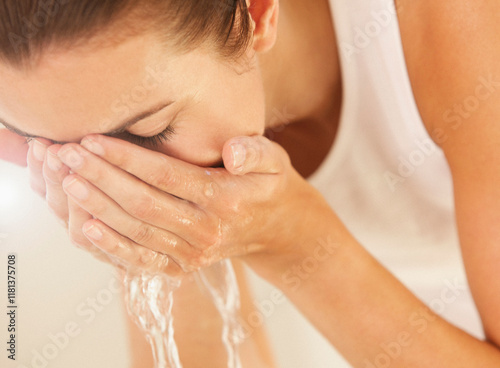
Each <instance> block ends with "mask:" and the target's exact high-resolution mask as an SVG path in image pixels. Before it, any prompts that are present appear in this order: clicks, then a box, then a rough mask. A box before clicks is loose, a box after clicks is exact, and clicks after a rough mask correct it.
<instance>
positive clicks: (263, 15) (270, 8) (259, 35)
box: [246, 0, 280, 52]
mask: <svg viewBox="0 0 500 368" xmlns="http://www.w3.org/2000/svg"><path fill="white" fill-rule="evenodd" d="M246 2H247V6H248V10H249V12H250V16H251V18H252V20H253V23H254V30H253V49H254V50H255V51H256V52H266V51H269V50H270V49H271V48H272V47H273V46H274V44H275V43H276V38H277V34H278V18H279V8H280V7H279V0H246Z"/></svg>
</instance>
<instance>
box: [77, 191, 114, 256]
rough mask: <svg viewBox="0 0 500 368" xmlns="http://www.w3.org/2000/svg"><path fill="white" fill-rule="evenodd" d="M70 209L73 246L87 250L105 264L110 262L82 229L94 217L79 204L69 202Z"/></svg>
mask: <svg viewBox="0 0 500 368" xmlns="http://www.w3.org/2000/svg"><path fill="white" fill-rule="evenodd" d="M68 209H69V224H68V230H69V238H70V240H71V242H72V243H73V245H75V246H76V247H77V248H80V249H82V250H85V251H86V252H88V253H90V254H91V255H92V256H94V257H95V258H97V259H98V260H100V261H103V262H107V263H109V262H110V259H109V258H108V256H107V255H106V254H105V253H103V252H102V251H101V250H100V249H99V248H96V247H95V246H94V245H93V244H92V243H91V242H90V241H89V240H88V239H87V237H86V236H85V235H84V234H83V231H82V228H83V225H84V224H85V223H86V222H87V221H89V220H91V219H92V215H90V214H89V213H88V212H87V211H85V210H83V209H82V208H81V207H80V206H79V205H78V204H77V203H75V202H74V201H72V200H71V199H69V200H68Z"/></svg>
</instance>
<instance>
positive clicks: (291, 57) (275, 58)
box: [259, 0, 341, 128]
mask: <svg viewBox="0 0 500 368" xmlns="http://www.w3.org/2000/svg"><path fill="white" fill-rule="evenodd" d="M278 27H279V29H278V39H277V41H276V45H275V46H274V47H273V49H272V50H271V51H269V52H268V53H266V54H262V55H259V63H260V68H261V71H262V75H263V79H264V89H265V92H266V122H267V125H268V128H272V127H274V126H277V125H282V124H286V123H290V122H294V121H303V120H309V119H321V118H322V117H324V116H325V115H326V114H327V113H328V112H329V111H331V105H332V103H335V101H332V98H334V99H335V98H339V97H340V93H339V91H340V87H341V78H340V65H339V61H338V50H337V44H336V38H335V32H334V29H333V24H332V19H331V12H330V7H329V4H328V0H321V1H318V2H316V1H303V0H288V1H282V5H281V8H280V23H279V26H278Z"/></svg>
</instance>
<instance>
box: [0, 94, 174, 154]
mask: <svg viewBox="0 0 500 368" xmlns="http://www.w3.org/2000/svg"><path fill="white" fill-rule="evenodd" d="M173 103H174V101H167V102H163V103H160V104H159V105H157V106H154V107H152V108H150V109H148V110H146V111H143V112H141V113H139V114H137V115H136V116H134V117H132V118H130V119H128V120H127V121H125V122H123V123H122V124H120V125H119V126H118V128H115V129H113V130H112V131H110V132H107V133H96V134H102V135H107V136H110V137H112V136H115V135H118V134H120V133H123V132H125V131H126V130H127V129H128V128H130V127H131V126H132V125H134V124H137V123H138V122H139V121H141V120H144V119H146V118H148V117H150V116H153V115H155V114H156V113H158V112H160V111H161V110H163V109H165V108H166V107H168V106H170V105H172V104H173ZM0 124H2V125H3V126H5V127H6V128H7V129H8V130H10V131H11V132H13V133H16V134H17V135H20V136H22V137H25V138H32V139H36V138H44V137H39V136H36V135H32V134H29V133H26V132H23V131H22V130H19V129H17V128H15V127H13V126H12V125H9V124H7V123H6V122H5V121H3V120H2V119H0ZM45 139H48V140H49V141H52V142H53V143H54V144H66V143H68V142H59V141H54V140H52V139H49V138H45Z"/></svg>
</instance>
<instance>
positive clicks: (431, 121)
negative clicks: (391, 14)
mask: <svg viewBox="0 0 500 368" xmlns="http://www.w3.org/2000/svg"><path fill="white" fill-rule="evenodd" d="M399 2H400V6H399V8H398V9H399V21H400V28H401V36H402V40H403V48H404V52H405V57H406V61H407V66H408V72H409V75H410V79H411V83H412V88H413V91H414V95H415V98H416V101H417V105H418V107H419V110H420V113H421V116H422V118H423V120H424V123H425V125H426V127H427V128H428V130H430V131H431V132H432V131H438V132H439V131H442V130H444V131H448V132H449V133H450V134H451V133H453V131H458V127H459V126H461V125H463V124H465V123H466V121H467V120H469V119H471V118H472V117H473V116H474V115H476V116H477V117H478V115H477V114H478V113H480V112H481V111H480V110H486V109H488V107H492V106H493V105H496V103H498V101H499V99H500V2H498V1H495V0H474V1H470V0H440V1H434V0H420V1H413V0H400V1H399ZM454 135H456V134H454ZM438 140H439V139H438ZM437 143H438V144H440V145H443V143H446V142H437Z"/></svg>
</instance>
